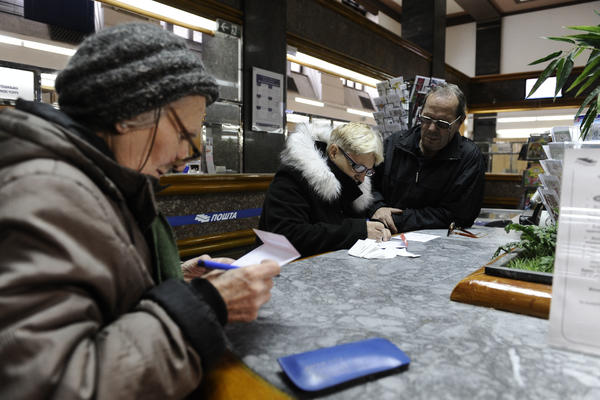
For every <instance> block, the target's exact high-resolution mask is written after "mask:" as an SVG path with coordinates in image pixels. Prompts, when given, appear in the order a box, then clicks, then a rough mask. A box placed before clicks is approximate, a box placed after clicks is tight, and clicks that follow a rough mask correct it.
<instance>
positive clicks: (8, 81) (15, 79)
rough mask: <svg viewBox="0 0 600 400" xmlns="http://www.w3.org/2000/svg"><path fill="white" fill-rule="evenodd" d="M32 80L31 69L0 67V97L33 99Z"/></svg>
mask: <svg viewBox="0 0 600 400" xmlns="http://www.w3.org/2000/svg"><path fill="white" fill-rule="evenodd" d="M34 81H35V75H34V73H33V71H25V70H22V69H14V68H6V67H0V99H4V100H16V99H18V98H19V97H20V98H22V99H25V100H30V101H33V100H34V90H33V87H34Z"/></svg>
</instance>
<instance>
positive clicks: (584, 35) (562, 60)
mask: <svg viewBox="0 0 600 400" xmlns="http://www.w3.org/2000/svg"><path fill="white" fill-rule="evenodd" d="M596 15H600V14H599V13H598V12H596ZM567 28H568V29H571V30H574V31H578V32H579V33H576V34H572V35H565V36H559V37H547V38H546V39H549V40H555V41H560V42H566V43H569V44H570V45H571V47H570V49H568V50H561V51H556V52H554V53H552V54H548V55H547V56H545V57H542V58H540V59H538V60H535V61H533V62H532V63H530V64H529V65H535V64H541V63H544V62H549V64H548V65H547V66H546V68H545V69H544V70H543V71H542V73H541V74H540V76H539V78H538V79H537V81H536V82H535V84H534V85H533V87H532V88H531V91H530V92H529V94H528V95H527V96H530V95H531V94H533V93H534V92H535V91H536V90H537V89H538V88H539V87H540V85H541V84H542V83H544V82H545V81H546V79H547V78H548V77H550V76H553V75H556V89H555V92H554V98H555V99H556V95H557V94H558V92H559V91H560V90H561V89H563V88H564V86H565V84H566V83H567V79H568V77H569V75H570V74H571V72H572V70H573V65H574V60H575V59H576V58H577V57H579V56H581V54H582V53H583V52H584V51H585V50H590V55H589V57H588V60H587V62H586V65H585V67H584V69H583V71H581V73H580V74H579V75H578V76H577V78H576V79H575V81H573V83H571V85H569V87H568V88H566V90H565V91H566V92H569V91H571V90H573V89H575V88H579V89H578V90H577V92H576V94H575V97H577V96H579V95H580V94H582V93H583V92H584V91H585V90H586V89H590V90H591V91H590V93H589V94H588V95H587V97H586V98H585V100H584V101H583V103H581V106H580V107H579V110H577V114H576V116H575V117H576V118H577V117H579V116H580V115H581V113H582V112H583V110H584V109H585V108H586V107H588V109H587V111H586V113H585V117H584V118H583V121H582V124H581V137H582V138H585V137H586V136H587V134H588V132H589V130H590V128H591V126H592V123H593V122H594V119H595V118H596V116H597V115H598V111H599V110H600V81H598V78H600V25H599V26H586V25H582V26H569V27H567Z"/></svg>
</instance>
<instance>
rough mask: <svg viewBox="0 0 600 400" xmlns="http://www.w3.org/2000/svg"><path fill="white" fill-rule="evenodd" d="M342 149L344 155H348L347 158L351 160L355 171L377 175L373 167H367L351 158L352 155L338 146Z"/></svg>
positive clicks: (367, 174)
mask: <svg viewBox="0 0 600 400" xmlns="http://www.w3.org/2000/svg"><path fill="white" fill-rule="evenodd" d="M338 148H339V149H340V151H341V152H342V154H343V155H344V157H346V159H347V160H348V161H349V162H350V166H351V167H352V169H353V170H354V172H357V173H359V174H362V173H364V174H365V175H366V176H373V175H375V170H374V169H372V168H367V167H366V166H365V165H363V164H359V163H357V162H355V161H354V160H353V159H352V158H350V156H349V155H348V154H347V153H346V152H345V151H344V150H342V148H341V147H338Z"/></svg>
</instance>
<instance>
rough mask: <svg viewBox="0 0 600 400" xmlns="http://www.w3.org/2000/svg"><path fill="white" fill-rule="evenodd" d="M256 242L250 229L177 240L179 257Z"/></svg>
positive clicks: (249, 244)
mask: <svg viewBox="0 0 600 400" xmlns="http://www.w3.org/2000/svg"><path fill="white" fill-rule="evenodd" d="M254 243H256V236H255V235H254V231H253V230H252V229H244V230H240V231H233V232H226V233H218V234H214V235H206V236H198V237H193V238H188V239H183V240H178V241H177V247H178V249H179V255H180V257H181V258H188V257H193V256H199V255H202V254H207V253H212V252H217V251H222V250H229V249H234V248H237V247H244V246H251V245H253V244H254Z"/></svg>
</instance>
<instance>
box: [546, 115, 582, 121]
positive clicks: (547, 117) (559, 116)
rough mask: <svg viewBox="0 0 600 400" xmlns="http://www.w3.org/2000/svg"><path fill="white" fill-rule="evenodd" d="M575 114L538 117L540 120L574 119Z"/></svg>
mask: <svg viewBox="0 0 600 400" xmlns="http://www.w3.org/2000/svg"><path fill="white" fill-rule="evenodd" d="M574 119H575V114H573V115H547V116H544V117H537V120H538V121H573V120H574Z"/></svg>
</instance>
